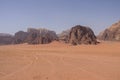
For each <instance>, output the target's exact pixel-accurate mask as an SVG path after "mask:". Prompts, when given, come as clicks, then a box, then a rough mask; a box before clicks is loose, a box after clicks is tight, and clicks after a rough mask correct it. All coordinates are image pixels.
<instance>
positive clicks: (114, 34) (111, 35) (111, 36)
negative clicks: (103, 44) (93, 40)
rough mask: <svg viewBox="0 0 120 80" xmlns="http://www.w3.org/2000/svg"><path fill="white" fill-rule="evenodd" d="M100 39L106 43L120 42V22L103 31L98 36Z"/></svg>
mask: <svg viewBox="0 0 120 80" xmlns="http://www.w3.org/2000/svg"><path fill="white" fill-rule="evenodd" d="M98 39H100V40H105V41H120V21H119V22H117V23H115V24H113V25H111V26H110V27H109V28H107V29H105V30H104V31H102V32H101V33H100V34H99V35H98Z"/></svg>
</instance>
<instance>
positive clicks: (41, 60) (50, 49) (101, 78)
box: [0, 42, 120, 80]
mask: <svg viewBox="0 0 120 80" xmlns="http://www.w3.org/2000/svg"><path fill="white" fill-rule="evenodd" d="M0 80H120V43H117V42H103V43H101V44H98V45H79V46H71V45H69V44H64V43H59V42H53V43H50V44H45V45H27V44H21V45H8V46H0Z"/></svg>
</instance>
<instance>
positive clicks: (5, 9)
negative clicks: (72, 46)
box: [0, 0, 120, 34]
mask: <svg viewBox="0 0 120 80" xmlns="http://www.w3.org/2000/svg"><path fill="white" fill-rule="evenodd" d="M119 20H120V0H0V33H10V34H14V33H15V32H17V31H19V30H23V31H27V28H29V27H30V28H47V29H50V30H54V31H56V32H57V33H60V32H62V31H63V30H66V29H70V28H71V27H73V26H75V25H83V26H88V27H90V28H92V30H93V31H94V32H95V34H98V33H99V32H101V31H102V30H104V29H105V28H107V27H109V26H111V25H112V24H113V23H115V22H118V21H119Z"/></svg>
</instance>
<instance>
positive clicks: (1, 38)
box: [0, 33, 13, 45]
mask: <svg viewBox="0 0 120 80" xmlns="http://www.w3.org/2000/svg"><path fill="white" fill-rule="evenodd" d="M12 41H13V36H12V35H10V34H6V33H0V45H6V44H12Z"/></svg>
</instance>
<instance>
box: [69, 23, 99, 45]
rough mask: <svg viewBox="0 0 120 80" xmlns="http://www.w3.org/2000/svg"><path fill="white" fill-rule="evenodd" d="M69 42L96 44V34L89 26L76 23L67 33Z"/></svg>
mask: <svg viewBox="0 0 120 80" xmlns="http://www.w3.org/2000/svg"><path fill="white" fill-rule="evenodd" d="M69 43H71V44H73V45H77V44H97V40H96V36H95V35H94V32H93V31H92V30H91V29H90V28H89V27H84V26H81V25H76V26H75V27H72V29H71V30H70V33H69Z"/></svg>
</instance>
